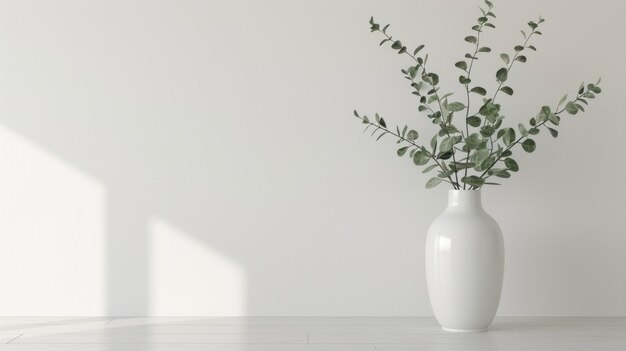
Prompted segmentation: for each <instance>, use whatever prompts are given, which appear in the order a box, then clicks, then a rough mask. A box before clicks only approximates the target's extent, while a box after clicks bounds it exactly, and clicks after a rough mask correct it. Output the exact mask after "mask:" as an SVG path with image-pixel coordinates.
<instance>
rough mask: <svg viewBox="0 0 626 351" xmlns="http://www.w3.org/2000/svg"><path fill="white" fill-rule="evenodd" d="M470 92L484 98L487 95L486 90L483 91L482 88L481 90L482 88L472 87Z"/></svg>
mask: <svg viewBox="0 0 626 351" xmlns="http://www.w3.org/2000/svg"><path fill="white" fill-rule="evenodd" d="M470 92H472V93H476V94H478V95H482V96H485V95H486V94H487V90H485V89H484V88H482V87H473V88H472V89H471V90H470Z"/></svg>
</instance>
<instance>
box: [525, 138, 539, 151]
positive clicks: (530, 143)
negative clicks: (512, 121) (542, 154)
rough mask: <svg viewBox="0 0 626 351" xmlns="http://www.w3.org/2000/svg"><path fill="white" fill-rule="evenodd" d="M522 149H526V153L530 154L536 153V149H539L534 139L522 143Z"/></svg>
mask: <svg viewBox="0 0 626 351" xmlns="http://www.w3.org/2000/svg"><path fill="white" fill-rule="evenodd" d="M522 148H523V149H524V151H526V152H529V153H530V152H533V151H535V149H536V148H537V144H535V141H534V140H532V139H526V140H524V142H522Z"/></svg>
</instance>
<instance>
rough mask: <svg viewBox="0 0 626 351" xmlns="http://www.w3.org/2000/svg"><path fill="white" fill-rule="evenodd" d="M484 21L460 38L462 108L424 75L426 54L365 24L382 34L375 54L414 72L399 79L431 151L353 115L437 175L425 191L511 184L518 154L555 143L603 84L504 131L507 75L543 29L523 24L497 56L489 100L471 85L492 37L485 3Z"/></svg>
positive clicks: (407, 135) (414, 137) (413, 136)
mask: <svg viewBox="0 0 626 351" xmlns="http://www.w3.org/2000/svg"><path fill="white" fill-rule="evenodd" d="M480 11H481V12H482V16H480V17H478V19H477V22H476V24H475V25H474V26H473V27H472V31H473V33H472V35H469V36H467V37H465V41H466V42H467V43H468V44H470V45H471V50H469V52H468V53H466V54H465V58H464V59H463V60H460V61H458V62H457V63H455V67H456V68H457V69H459V70H460V72H461V74H460V75H459V83H460V84H461V85H462V86H463V90H464V92H465V96H464V98H462V100H463V102H460V101H453V100H452V99H451V96H452V93H445V92H444V91H443V90H442V88H441V87H440V86H439V76H438V75H437V74H436V73H434V72H432V71H430V70H429V69H428V68H427V63H428V54H424V52H425V51H424V50H423V49H424V45H419V46H417V47H416V48H415V49H414V50H409V49H408V48H407V47H406V46H405V45H404V44H403V43H402V42H401V41H400V40H398V39H395V38H394V37H392V36H391V35H390V34H389V33H388V29H389V24H387V25H385V26H383V27H381V25H380V24H378V23H376V22H375V21H374V18H373V17H372V18H370V21H369V23H370V25H371V28H370V29H371V31H372V32H375V33H379V34H382V36H383V39H382V41H381V42H380V46H383V45H388V46H390V47H391V49H392V50H394V51H396V52H397V53H398V54H404V55H406V56H408V57H410V58H411V60H412V64H411V65H410V66H408V67H407V68H405V69H402V70H401V71H402V74H403V75H404V78H406V79H407V80H409V82H410V86H411V89H412V92H411V93H412V94H413V95H415V96H416V97H417V99H419V105H418V111H419V112H424V113H425V114H426V115H427V117H428V118H429V119H430V121H431V122H432V123H434V124H436V125H438V126H439V132H438V133H437V134H435V135H434V136H433V137H432V138H431V139H430V142H429V143H428V144H425V143H424V142H419V141H418V138H419V133H418V132H417V131H416V130H414V129H409V127H408V126H406V125H405V126H404V127H402V128H400V127H399V126H396V128H395V131H394V130H392V129H390V128H389V127H388V126H387V122H386V121H385V119H383V117H381V116H380V115H379V114H378V113H376V114H375V115H374V117H373V118H370V117H368V116H366V115H361V114H359V113H358V112H357V111H356V110H355V111H354V115H355V116H356V117H357V118H358V119H360V120H361V121H362V123H363V124H366V125H367V126H366V127H365V130H364V132H365V131H368V130H369V129H370V128H371V129H372V131H371V135H372V136H376V140H380V139H381V138H382V137H384V136H385V135H387V134H390V135H392V136H394V137H395V138H397V143H398V144H401V147H400V148H399V149H398V150H397V155H398V156H400V157H403V156H404V155H408V156H410V158H411V159H412V160H413V163H415V165H417V166H426V168H425V169H424V170H423V173H428V172H431V171H433V170H437V172H438V174H437V175H436V176H435V177H432V178H430V180H428V182H427V183H426V188H433V187H435V186H437V185H438V184H440V183H442V182H447V183H449V184H451V185H452V187H453V188H454V189H463V190H475V189H478V188H481V187H482V186H483V185H498V183H496V182H493V181H492V180H493V178H492V177H499V178H509V177H511V174H512V172H517V171H519V165H518V163H517V162H516V161H515V159H513V152H514V151H517V150H519V148H520V147H521V149H523V150H524V151H525V152H529V153H530V152H533V151H535V148H536V143H535V140H534V139H533V137H534V136H536V135H538V134H539V133H540V132H541V131H542V130H544V131H547V132H549V133H550V135H552V137H554V138H556V137H557V136H558V135H559V132H558V130H557V127H558V125H559V124H560V123H561V119H562V117H564V115H565V114H569V115H575V114H577V113H579V112H584V111H585V107H584V106H583V105H587V104H588V100H590V99H594V98H595V97H596V95H597V94H600V93H601V91H602V90H601V89H600V86H599V84H600V79H598V81H597V82H596V83H594V84H585V83H584V82H583V83H581V84H580V87H579V88H578V90H577V93H576V95H575V97H574V98H569V99H568V95H564V96H563V97H562V98H561V99H560V100H559V101H558V103H557V104H556V106H555V107H554V108H550V106H542V107H541V108H540V109H539V112H538V113H537V115H536V116H535V117H533V118H530V120H529V121H528V124H524V123H519V124H518V125H517V128H513V127H504V126H503V121H504V119H505V116H504V115H502V106H501V105H500V104H499V103H498V102H497V98H498V97H499V96H501V95H503V94H506V95H513V93H514V90H513V88H511V87H510V86H509V85H508V84H507V83H506V82H507V79H508V77H509V74H510V73H511V69H512V68H513V66H514V65H516V64H523V63H525V62H526V61H527V60H528V57H527V55H528V53H531V52H534V51H537V48H536V47H535V46H534V45H532V44H531V39H534V38H536V37H538V36H540V35H542V33H541V31H539V28H540V26H541V24H542V23H543V22H544V21H545V20H544V19H543V18H541V17H539V19H538V20H537V21H530V22H528V27H529V28H528V29H527V30H526V31H524V30H522V31H521V32H522V36H523V38H524V40H523V42H522V43H520V44H518V45H515V46H514V47H513V51H512V52H511V53H502V54H500V58H501V59H502V62H503V66H502V67H500V68H499V69H498V70H497V71H496V72H495V81H496V84H497V85H496V88H495V91H494V92H493V93H492V94H490V93H488V91H487V89H485V88H484V87H482V86H479V85H476V84H475V83H474V81H473V78H474V77H472V68H473V67H474V66H475V65H476V63H477V61H478V59H479V57H481V56H483V55H486V54H489V53H491V52H492V51H491V48H489V47H487V46H483V43H482V38H481V34H482V33H483V32H484V31H486V30H491V29H495V25H494V24H493V23H492V19H495V18H496V15H495V14H494V13H493V4H492V3H491V2H490V1H489V0H485V8H483V7H481V8H480ZM472 94H475V97H474V99H476V98H478V97H482V102H481V103H480V104H477V105H475V107H474V105H472V104H471V102H472ZM459 118H462V121H463V122H464V123H463V124H464V125H463V126H462V127H461V128H459V127H458V126H457V125H455V124H454V123H453V122H454V121H455V120H458V119H459Z"/></svg>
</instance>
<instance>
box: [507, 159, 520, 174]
mask: <svg viewBox="0 0 626 351" xmlns="http://www.w3.org/2000/svg"><path fill="white" fill-rule="evenodd" d="M504 164H505V165H506V167H507V168H508V169H510V170H511V171H513V172H517V171H519V166H518V165H517V162H515V160H514V159H512V158H506V159H504Z"/></svg>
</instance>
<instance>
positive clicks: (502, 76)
mask: <svg viewBox="0 0 626 351" xmlns="http://www.w3.org/2000/svg"><path fill="white" fill-rule="evenodd" d="M508 75H509V72H508V70H507V69H506V67H502V68H500V69H499V70H498V72H496V78H497V79H498V81H500V82H506V79H507V78H508Z"/></svg>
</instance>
